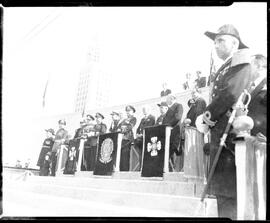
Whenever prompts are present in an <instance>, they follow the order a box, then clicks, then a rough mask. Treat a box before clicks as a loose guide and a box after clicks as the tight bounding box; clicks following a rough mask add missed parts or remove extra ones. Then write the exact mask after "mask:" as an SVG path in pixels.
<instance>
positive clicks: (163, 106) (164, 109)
mask: <svg viewBox="0 0 270 223" xmlns="http://www.w3.org/2000/svg"><path fill="white" fill-rule="evenodd" d="M157 105H158V107H159V111H160V116H159V117H158V118H157V121H156V125H162V122H163V119H164V117H165V114H166V112H167V111H168V108H169V107H168V105H167V103H166V102H165V101H163V102H161V103H160V104H157Z"/></svg>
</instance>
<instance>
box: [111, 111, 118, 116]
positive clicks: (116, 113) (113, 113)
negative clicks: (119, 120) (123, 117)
mask: <svg viewBox="0 0 270 223" xmlns="http://www.w3.org/2000/svg"><path fill="white" fill-rule="evenodd" d="M111 115H117V116H120V114H119V113H118V112H116V111H112V113H111Z"/></svg>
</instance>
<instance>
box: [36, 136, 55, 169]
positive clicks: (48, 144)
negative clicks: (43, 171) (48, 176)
mask: <svg viewBox="0 0 270 223" xmlns="http://www.w3.org/2000/svg"><path fill="white" fill-rule="evenodd" d="M53 144H54V139H53V138H47V139H45V140H44V142H43V144H42V148H41V151H40V154H39V157H38V162H37V166H40V167H41V166H42V165H43V162H44V159H45V156H46V154H47V153H48V152H51V151H52V147H53Z"/></svg>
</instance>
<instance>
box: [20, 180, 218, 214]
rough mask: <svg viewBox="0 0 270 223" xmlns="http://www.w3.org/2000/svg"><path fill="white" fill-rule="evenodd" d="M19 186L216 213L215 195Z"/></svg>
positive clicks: (163, 208)
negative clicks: (204, 196)
mask: <svg viewBox="0 0 270 223" xmlns="http://www.w3.org/2000/svg"><path fill="white" fill-rule="evenodd" d="M19 190H23V191H27V192H33V193H37V194H43V195H45V194H46V195H50V196H57V197H68V198H72V199H78V200H83V201H93V202H95V201H96V202H101V201H102V202H104V203H106V204H111V205H117V206H123V207H131V208H132V207H134V208H137V207H140V208H145V209H149V210H160V211H166V212H169V213H174V214H177V213H179V216H183V217H194V216H197V217H203V216H208V217H210V216H213V217H214V216H217V215H216V214H217V213H216V200H215V199H207V198H206V199H205V203H201V202H200V199H199V198H196V197H188V196H177V195H165V194H153V193H142V192H130V191H119V190H108V189H94V188H78V187H73V186H60V185H53V184H34V183H33V182H32V183H30V184H29V183H25V184H21V185H19ZM210 209H211V210H210ZM212 209H214V210H212Z"/></svg>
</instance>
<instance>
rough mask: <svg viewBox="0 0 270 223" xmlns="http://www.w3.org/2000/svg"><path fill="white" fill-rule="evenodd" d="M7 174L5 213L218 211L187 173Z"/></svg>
mask: <svg viewBox="0 0 270 223" xmlns="http://www.w3.org/2000/svg"><path fill="white" fill-rule="evenodd" d="M6 175H7V174H6ZM6 175H4V176H6ZM4 178H6V179H4V182H3V216H35V217H39V216H95V217H98V216H102V217H106V216H119V217H120V216H121V217H122V216H123V217H216V216H217V205H216V200H215V199H210V198H206V199H205V202H204V203H202V202H200V197H199V196H200V194H201V192H202V189H203V184H202V183H198V182H190V181H189V180H187V179H186V178H185V177H184V176H183V174H182V173H167V174H165V175H164V177H163V178H164V179H163V178H152V179H148V178H141V177H140V173H139V172H119V173H117V174H116V173H115V174H114V175H113V176H109V177H101V176H94V175H93V174H92V172H80V173H76V175H75V176H72V175H59V176H57V177H40V176H34V175H31V176H28V177H24V178H21V179H18V178H17V179H15V178H12V179H11V178H7V177H4Z"/></svg>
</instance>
